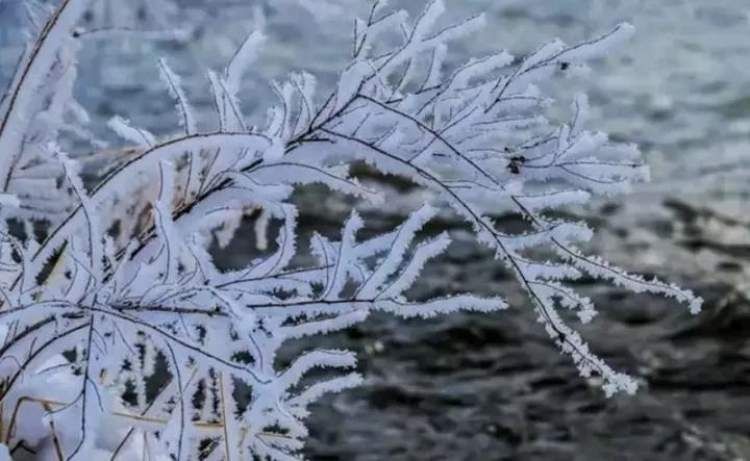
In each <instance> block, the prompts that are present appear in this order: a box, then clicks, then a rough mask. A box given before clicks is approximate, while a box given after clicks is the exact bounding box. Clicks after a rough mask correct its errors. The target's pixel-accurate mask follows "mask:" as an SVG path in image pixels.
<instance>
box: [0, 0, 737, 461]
mask: <svg viewBox="0 0 750 461" xmlns="http://www.w3.org/2000/svg"><path fill="white" fill-rule="evenodd" d="M14 1H17V0H5V1H4V2H2V1H0V50H2V51H1V52H2V55H0V63H2V65H3V73H1V74H0V75H2V76H7V74H8V72H7V63H8V62H11V61H12V56H13V52H14V50H15V49H16V48H15V47H14V45H13V43H14V42H16V41H17V40H16V36H15V35H14V34H12V33H9V31H10V30H11V29H8V28H2V25H3V21H5V23H8V22H12V20H11V19H10V18H11V16H10V13H9V11H10V9H11V7H10V6H9V5H13V3H14ZM182 3H184V4H186V5H188V6H190V7H192V8H193V11H192V12H189V13H188V14H187V17H186V18H185V22H184V24H187V25H188V26H189V28H191V39H190V40H188V41H187V42H186V43H177V44H175V43H171V42H160V43H147V42H142V41H137V40H136V41H133V40H131V41H118V42H115V43H111V42H110V43H104V42H97V43H91V44H89V45H88V46H89V48H88V49H87V51H86V53H84V58H83V62H82V67H83V72H82V79H81V82H80V83H79V93H80V95H81V99H82V100H83V101H84V103H85V105H86V106H87V107H88V108H89V109H90V110H91V111H92V112H93V113H94V114H97V115H100V116H103V117H100V119H101V120H103V121H106V117H108V116H111V115H113V114H115V113H117V114H121V115H125V116H127V117H129V118H131V119H132V120H134V121H141V123H142V124H143V125H144V126H146V127H148V128H151V129H153V130H154V131H156V132H158V133H168V132H170V131H173V130H174V129H175V127H176V119H175V117H174V116H173V114H172V112H171V109H172V108H171V105H172V104H171V102H170V101H169V98H168V97H167V96H166V94H165V91H164V90H163V89H162V88H161V86H160V84H159V82H158V78H157V71H156V65H155V62H156V57H157V56H159V55H167V56H169V59H170V63H171V64H172V65H173V67H174V68H175V69H176V70H177V71H178V72H179V73H180V74H182V75H183V76H184V78H185V80H186V83H187V86H188V87H189V89H190V90H191V91H190V93H191V98H192V100H193V102H194V103H195V105H196V106H197V107H198V108H199V109H200V110H201V113H202V119H203V120H204V122H205V123H206V124H207V125H210V124H211V123H212V122H211V121H210V118H211V112H210V99H209V98H208V91H207V85H206V79H205V77H204V73H203V69H204V67H211V68H220V67H221V66H222V64H223V62H225V60H226V59H227V58H228V57H229V56H231V53H232V51H233V48H234V46H236V44H237V43H238V42H239V40H241V38H242V37H243V36H244V35H245V34H246V33H247V31H249V30H250V29H252V27H253V25H252V21H251V20H249V18H251V17H252V14H253V7H254V6H256V3H255V2H235V3H238V4H237V5H235V6H234V7H233V8H231V9H228V8H222V7H221V6H219V5H220V4H223V2H200V1H198V0H183V1H182ZM290 3H292V2H291V1H287V0H278V1H267V2H265V3H264V4H263V6H262V8H263V10H264V12H265V15H266V16H267V19H268V22H269V31H270V33H271V35H272V37H273V40H272V41H271V44H270V46H269V47H268V49H267V51H266V52H265V54H264V57H263V59H262V61H261V63H260V65H259V66H258V67H257V68H255V69H253V70H252V72H251V75H250V78H249V82H248V83H247V85H246V88H245V91H246V94H247V95H249V97H246V98H244V99H245V101H246V102H245V108H246V109H247V110H248V111H249V110H256V111H261V110H262V108H263V107H264V103H266V102H267V101H268V98H269V97H270V91H269V88H268V85H267V84H266V83H265V82H267V81H268V80H269V79H271V78H282V77H283V76H284V75H285V74H286V72H288V71H289V70H299V69H304V70H309V71H311V72H312V73H315V74H316V75H318V76H319V77H320V79H321V84H322V86H325V85H326V84H327V83H328V84H329V83H330V82H331V81H332V79H333V78H335V75H336V72H337V70H338V69H340V68H341V67H342V66H343V65H344V64H345V62H346V59H347V53H348V46H349V45H348V42H346V41H345V40H346V38H345V37H348V34H349V31H350V29H351V22H350V19H349V18H348V17H347V15H346V14H334V15H333V16H332V17H323V18H319V19H318V21H320V22H315V20H313V18H311V16H310V15H309V14H307V13H305V12H304V10H302V9H300V8H295V7H292V6H290ZM393 3H399V2H393ZM400 3H401V4H405V5H406V6H408V7H409V8H410V9H412V10H416V8H417V6H418V4H420V3H421V2H419V1H416V0H410V1H408V2H407V1H405V0H403V1H401V2H400ZM446 3H448V5H449V11H450V14H451V15H452V16H453V17H455V18H460V17H462V16H465V15H468V14H474V13H476V12H479V11H483V10H484V11H487V12H488V27H487V29H486V30H485V31H484V32H482V33H480V34H477V35H476V36H475V37H471V38H470V39H469V40H467V41H465V42H464V43H462V44H460V45H458V46H457V47H456V53H455V54H454V59H455V61H456V62H458V61H461V60H462V59H466V58H467V57H468V56H469V55H470V54H474V53H483V52H487V51H490V50H493V49H497V48H506V49H508V50H510V51H511V52H513V53H516V54H523V53H524V52H527V51H528V50H530V49H532V48H535V47H536V46H538V45H539V44H541V43H543V42H545V41H547V40H549V39H552V38H554V37H560V38H562V39H564V40H565V41H567V42H569V43H574V42H577V41H581V40H584V39H586V38H589V37H592V36H594V35H596V34H598V33H602V32H604V31H606V30H608V29H609V28H611V27H612V26H613V25H614V24H616V23H618V22H620V21H629V22H631V23H633V24H634V25H635V26H636V28H637V30H638V33H637V35H636V37H635V38H634V39H633V40H632V41H631V42H630V43H629V44H627V45H626V46H625V47H623V49H621V50H620V51H619V52H618V53H615V54H613V55H612V56H611V57H609V58H608V59H606V60H603V61H600V62H596V63H594V65H593V72H592V73H591V75H590V76H589V77H587V78H585V79H582V80H571V81H563V82H555V83H554V84H552V85H551V86H550V88H549V91H551V92H553V93H554V94H555V95H557V96H558V98H559V100H560V101H561V102H560V106H561V107H563V108H564V107H566V106H567V104H568V101H569V100H570V98H571V96H572V95H573V94H574V93H575V92H576V91H586V92H587V93H588V94H589V95H590V96H591V101H592V108H593V110H594V111H595V116H594V117H592V122H591V125H592V126H593V127H594V128H598V129H602V130H604V131H607V132H609V133H611V134H612V135H613V136H615V137H617V138H619V139H624V140H628V141H632V142H636V143H638V144H639V145H640V146H641V148H642V149H643V150H644V152H645V153H646V154H647V158H648V161H649V163H650V164H651V165H652V166H653V170H654V182H653V183H652V184H651V185H648V186H641V187H639V192H640V193H638V194H636V195H634V196H632V197H630V198H626V199H625V202H624V203H625V205H624V206H623V205H617V206H615V205H611V204H610V205H608V206H605V207H603V208H602V209H601V210H595V211H601V213H600V214H601V215H602V216H603V219H602V218H597V219H595V220H594V221H593V222H592V223H593V224H594V225H596V226H597V227H599V228H600V229H601V237H600V238H599V240H597V242H595V245H596V246H597V247H598V248H599V249H600V250H602V251H603V252H605V253H607V254H608V255H610V257H611V258H612V259H614V260H615V261H616V262H618V263H620V264H623V265H625V266H626V267H629V268H633V269H641V270H644V271H647V272H651V273H655V274H658V275H660V276H663V277H665V278H670V279H671V280H675V281H681V282H682V283H685V284H686V285H687V286H689V287H691V288H693V289H696V290H698V291H699V293H700V294H702V295H704V296H705V297H706V299H707V312H706V313H705V314H704V315H703V316H701V317H700V318H698V319H690V318H687V316H686V315H685V313H684V312H682V311H681V310H679V309H676V308H675V306H673V305H672V304H669V303H667V302H662V301H657V300H652V299H650V298H646V299H645V300H644V298H639V297H633V296H630V295H627V294H625V293H622V292H620V291H618V290H613V289H606V288H602V287H600V286H597V285H593V284H589V283H588V282H586V281H584V282H582V283H581V286H580V289H581V290H583V291H585V292H586V293H588V294H590V295H591V296H592V297H594V299H595V300H596V301H597V302H598V303H599V305H601V306H602V311H603V313H602V318H601V319H599V320H598V321H597V322H595V325H593V326H592V327H590V328H587V329H586V330H585V333H586V334H587V337H588V338H590V339H591V340H592V343H593V346H594V347H595V348H596V349H597V350H598V351H601V352H602V353H603V354H604V355H605V357H607V358H608V359H610V360H612V361H613V363H614V364H616V365H619V366H622V367H624V368H625V369H627V370H628V371H630V372H632V373H635V374H637V375H638V376H640V377H642V378H644V379H647V380H648V382H649V383H650V385H648V386H645V387H644V389H643V390H642V391H641V392H640V393H639V394H638V396H637V397H635V398H618V399H614V400H609V401H607V400H605V399H603V398H602V396H601V393H600V392H599V391H598V390H597V389H596V388H595V387H592V386H589V385H588V384H587V383H586V382H585V381H583V380H581V379H579V378H578V377H576V376H575V371H574V368H573V367H572V366H571V365H570V364H569V363H568V361H567V359H565V358H563V357H560V356H559V355H558V354H557V352H556V351H555V349H554V347H553V346H551V345H550V344H549V341H548V340H547V339H546V338H545V335H544V333H543V331H541V328H540V327H539V326H538V325H537V324H535V323H534V319H533V315H532V314H531V312H530V310H529V309H525V308H524V306H525V305H526V301H525V300H524V299H523V297H522V296H521V295H520V294H519V293H517V291H516V290H515V288H514V284H513V283H512V282H511V281H510V280H507V279H506V278H505V276H504V275H503V274H502V272H498V271H496V270H495V269H494V265H493V264H492V263H488V262H487V261H488V260H487V255H485V254H483V253H482V252H481V251H480V250H478V249H476V248H474V247H473V246H472V245H470V244H469V243H468V241H467V240H468V239H466V238H464V239H463V240H462V237H461V233H460V231H459V232H457V239H458V243H457V244H456V245H454V247H452V250H451V253H450V254H449V255H448V256H447V257H446V258H444V259H443V260H442V264H436V265H434V267H431V269H429V272H428V274H427V277H426V278H425V279H424V281H423V284H422V286H421V288H420V290H421V292H422V293H423V294H433V295H434V294H436V293H438V292H441V291H443V290H448V291H451V290H453V291H455V290H457V289H461V290H469V291H477V292H492V293H498V292H500V293H503V294H505V295H507V296H508V297H509V299H510V301H511V303H512V304H513V305H514V306H517V307H518V309H517V310H515V311H514V312H512V313H507V314H503V315H502V316H495V317H491V318H488V317H485V316H471V315H456V316H451V317H448V318H444V319H439V320H435V321H430V322H419V323H411V322H406V323H404V322H400V321H395V320H393V319H389V318H378V319H375V320H374V321H372V322H370V323H368V324H366V325H365V326H363V327H361V328H358V329H355V330H353V331H352V332H350V333H348V334H345V335H340V336H337V337H335V338H331V339H329V341H332V342H336V343H337V344H338V345H340V344H341V343H344V344H346V345H348V346H350V347H352V348H353V349H355V350H357V351H360V352H361V353H362V355H363V357H364V360H363V363H362V365H361V368H362V371H363V373H364V374H365V375H366V376H367V378H368V384H367V386H365V387H364V388H362V389H360V390H358V391H355V392H349V393H345V394H342V395H339V396H336V397H332V398H330V399H327V400H325V401H324V402H323V403H322V404H321V405H320V406H319V408H318V409H317V410H316V412H314V417H313V419H312V421H311V429H312V433H313V438H312V440H311V443H310V447H309V449H308V453H309V454H310V456H311V457H314V458H317V459H467V460H468V459H472V460H474V459H490V460H494V459H545V460H547V459H552V460H557V459H562V460H567V459H585V460H601V459H607V460H609V459H613V460H615V459H616V460H619V459H633V460H644V459H645V460H665V459H669V460H672V459H674V460H683V459H717V460H733V459H750V416H749V415H750V400H748V398H747V395H750V342H749V341H748V339H747V338H748V331H750V302H748V300H747V295H746V294H745V293H746V292H745V291H744V290H746V287H747V285H748V280H750V270H749V269H748V268H749V267H750V224H748V223H750V218H747V215H748V211H749V210H750V205H748V197H747V194H748V192H750V187H748V179H750V178H749V177H750V174H747V172H748V169H749V168H750V20H749V17H750V2H748V1H747V0H658V1H657V0H555V1H552V0H505V1H503V0H465V1H458V0H454V1H450V0H448V1H447V2H446ZM349 4H350V5H352V6H351V9H352V10H357V9H359V10H363V9H364V8H363V6H364V4H365V2H364V1H361V2H360V1H357V2H354V1H352V2H350V3H349ZM347 9H348V8H347ZM245 18H248V19H247V20H245ZM337 44H338V45H337ZM94 120H95V122H94V123H95V126H94V128H95V129H96V131H97V132H99V133H104V130H103V123H102V122H100V121H98V120H97V117H94ZM319 204H320V203H319V201H316V200H311V201H310V204H309V205H310V206H309V207H307V208H303V209H304V210H305V213H304V214H303V216H302V218H301V219H302V224H303V229H307V228H309V227H311V226H310V224H311V223H313V222H314V223H315V224H316V226H317V227H320V226H323V227H325V226H331V229H333V226H334V225H335V224H336V216H331V214H332V211H331V210H330V209H328V210H327V211H326V212H325V213H324V212H323V210H321V209H320V208H319V207H317V206H316V205H319ZM588 211H591V210H588ZM399 214H400V212H399V211H395V212H389V213H386V212H385V211H381V212H377V211H375V212H371V213H370V216H368V223H370V224H374V225H375V227H378V226H380V227H383V228H387V227H388V226H391V225H393V224H394V223H396V222H398V219H399V216H398V215H399ZM594 214H596V213H594ZM588 215H589V216H591V214H588ZM306 226H307V227H306ZM331 229H329V230H331ZM237 250H238V253H239V252H241V250H242V247H241V244H240V247H238V249H237Z"/></svg>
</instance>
